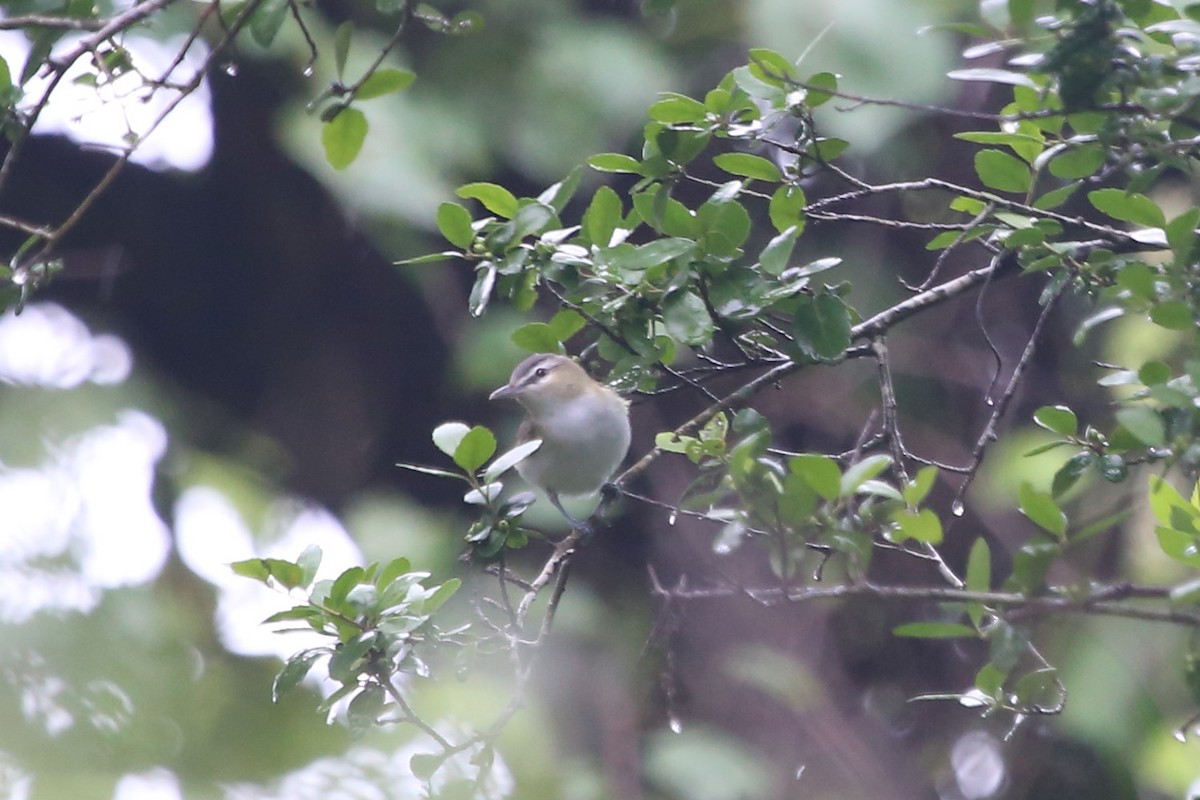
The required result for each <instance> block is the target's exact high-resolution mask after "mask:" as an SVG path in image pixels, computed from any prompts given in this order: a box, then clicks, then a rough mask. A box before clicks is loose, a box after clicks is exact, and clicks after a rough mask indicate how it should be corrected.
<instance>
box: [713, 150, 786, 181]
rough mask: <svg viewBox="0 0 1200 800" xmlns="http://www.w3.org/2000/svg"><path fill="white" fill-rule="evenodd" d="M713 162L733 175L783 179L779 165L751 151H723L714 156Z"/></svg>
mask: <svg viewBox="0 0 1200 800" xmlns="http://www.w3.org/2000/svg"><path fill="white" fill-rule="evenodd" d="M713 164H715V165H716V166H717V167H718V168H720V169H723V170H725V171H726V172H728V173H729V174H731V175H742V176H744V177H746V178H753V179H755V180H760V181H772V182H774V183H778V182H779V181H781V180H783V174H782V173H781V172H780V171H779V167H777V166H775V165H774V164H773V163H772V162H770V161H768V160H767V159H765V158H763V157H762V156H755V155H751V154H749V153H722V154H721V155H719V156H715V157H714V158H713Z"/></svg>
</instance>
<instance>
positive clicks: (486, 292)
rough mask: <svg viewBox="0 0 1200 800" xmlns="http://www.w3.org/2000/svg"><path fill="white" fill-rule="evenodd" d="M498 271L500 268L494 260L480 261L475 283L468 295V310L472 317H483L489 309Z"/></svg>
mask: <svg viewBox="0 0 1200 800" xmlns="http://www.w3.org/2000/svg"><path fill="white" fill-rule="evenodd" d="M497 271H498V268H497V267H496V264H495V263H494V262H492V261H483V262H480V264H479V267H478V268H477V269H476V273H475V283H474V284H473V285H472V286H471V294H470V295H469V296H468V297H467V310H468V311H469V312H470V314H471V316H472V317H481V316H483V313H484V312H485V311H487V307H488V302H489V301H490V300H491V299H492V289H494V288H495V286H496V274H497Z"/></svg>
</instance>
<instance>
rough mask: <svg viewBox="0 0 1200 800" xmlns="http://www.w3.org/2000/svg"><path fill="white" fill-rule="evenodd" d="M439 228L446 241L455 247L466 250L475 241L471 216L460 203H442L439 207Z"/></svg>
mask: <svg viewBox="0 0 1200 800" xmlns="http://www.w3.org/2000/svg"><path fill="white" fill-rule="evenodd" d="M437 227H438V231H439V232H440V233H441V234H442V236H444V237H445V238H446V241H448V242H450V244H452V245H454V246H455V247H461V248H462V249H464V250H466V249H467V248H468V247H470V246H471V243H472V242H473V241H475V230H474V229H473V228H472V227H471V214H470V212H468V211H467V210H466V209H465V208H463V207H462V206H460V205H459V204H458V203H442V204H441V205H440V206H438V210H437Z"/></svg>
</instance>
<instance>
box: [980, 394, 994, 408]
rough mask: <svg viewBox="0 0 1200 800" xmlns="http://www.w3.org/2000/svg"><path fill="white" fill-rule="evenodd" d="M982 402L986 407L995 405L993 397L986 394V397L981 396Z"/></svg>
mask: <svg viewBox="0 0 1200 800" xmlns="http://www.w3.org/2000/svg"><path fill="white" fill-rule="evenodd" d="M983 403H984V405H986V406H987V407H988V408H991V407H992V406H994V405H996V401H995V399H993V398H992V397H991V396H988V397H985V398H983Z"/></svg>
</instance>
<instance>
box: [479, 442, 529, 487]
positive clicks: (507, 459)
mask: <svg viewBox="0 0 1200 800" xmlns="http://www.w3.org/2000/svg"><path fill="white" fill-rule="evenodd" d="M541 446H542V440H541V439H532V440H530V441H528V442H524V443H522V444H519V445H517V446H516V447H514V448H513V449H511V450H509V451H507V452H505V453H502V454H500V455H499V456H496V460H495V461H493V462H492V463H491V464H488V468H487V471H486V472H484V473H483V482H484V483H492V482H494V481H496V480H498V479H499V478H500V476H501V475H503V474H504V473H505V472H508V471H509V470H510V469H512V468H513V467H515V466H516V465H517V464H519V463H521V462H522V461H524V460H525V459H526V458H528V457H529V455H530V454H531V453H533V452H534V451H536V450H537V449H538V448H539V447H541Z"/></svg>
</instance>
